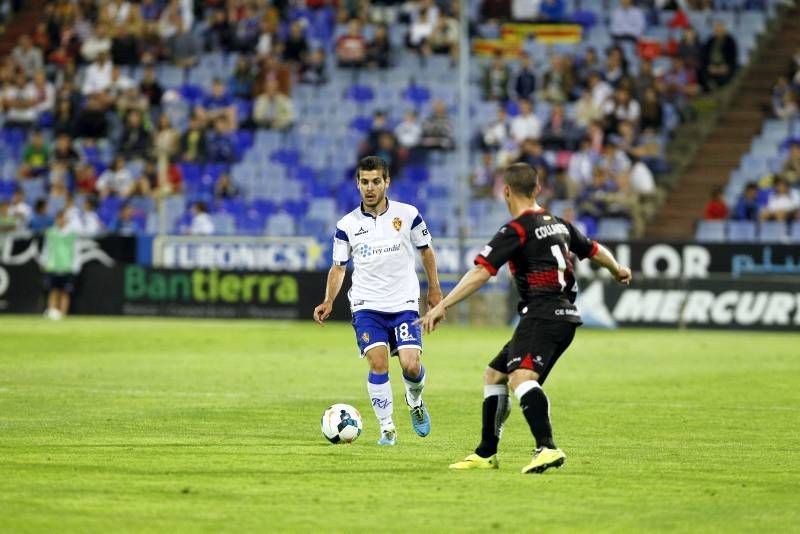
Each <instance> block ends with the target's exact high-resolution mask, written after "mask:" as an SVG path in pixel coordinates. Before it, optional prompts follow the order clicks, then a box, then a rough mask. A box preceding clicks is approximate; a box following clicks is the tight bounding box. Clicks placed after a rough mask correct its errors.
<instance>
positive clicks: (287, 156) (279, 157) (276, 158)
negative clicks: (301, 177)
mask: <svg viewBox="0 0 800 534" xmlns="http://www.w3.org/2000/svg"><path fill="white" fill-rule="evenodd" d="M270 160H271V161H273V162H275V163H280V164H281V165H286V166H287V167H295V166H297V164H298V163H300V152H298V151H297V150H293V149H286V148H279V149H278V150H275V151H273V152H272V154H270Z"/></svg>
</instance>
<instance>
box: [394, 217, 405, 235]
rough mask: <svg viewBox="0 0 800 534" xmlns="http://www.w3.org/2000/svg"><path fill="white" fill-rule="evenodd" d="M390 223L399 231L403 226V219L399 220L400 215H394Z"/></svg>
mask: <svg viewBox="0 0 800 534" xmlns="http://www.w3.org/2000/svg"><path fill="white" fill-rule="evenodd" d="M392 225H394V229H395V230H397V231H398V232H399V231H400V227H401V226H403V221H401V220H400V217H395V218H394V219H392Z"/></svg>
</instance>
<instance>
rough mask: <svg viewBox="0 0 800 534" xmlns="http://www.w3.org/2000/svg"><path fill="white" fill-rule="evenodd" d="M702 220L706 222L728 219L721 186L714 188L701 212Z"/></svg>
mask: <svg viewBox="0 0 800 534" xmlns="http://www.w3.org/2000/svg"><path fill="white" fill-rule="evenodd" d="M703 218H704V219H705V220H707V221H720V220H725V219H727V218H728V205H727V204H725V200H724V199H723V198H722V186H719V185H717V186H714V188H713V189H712V190H711V198H710V199H709V201H708V203H707V204H706V209H705V210H704V211H703Z"/></svg>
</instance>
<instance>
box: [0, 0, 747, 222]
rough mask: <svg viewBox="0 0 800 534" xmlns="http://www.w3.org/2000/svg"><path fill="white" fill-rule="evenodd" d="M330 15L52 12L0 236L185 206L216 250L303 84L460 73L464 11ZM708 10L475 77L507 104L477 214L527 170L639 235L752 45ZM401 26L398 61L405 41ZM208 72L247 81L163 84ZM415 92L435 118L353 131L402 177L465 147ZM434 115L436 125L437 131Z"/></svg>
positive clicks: (424, 6)
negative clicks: (244, 171) (164, 73)
mask: <svg viewBox="0 0 800 534" xmlns="http://www.w3.org/2000/svg"><path fill="white" fill-rule="evenodd" d="M331 4H332V2H329V1H327V0H306V1H305V2H302V3H299V2H289V1H266V0H252V1H243V0H209V1H206V2H192V1H191V0H170V1H163V0H141V1H140V2H130V1H125V0H108V1H100V0H57V1H54V2H48V3H47V4H46V6H45V9H44V13H43V15H42V21H41V22H40V23H39V24H38V25H37V26H36V28H35V31H34V32H33V33H32V34H30V35H23V36H22V37H20V39H19V43H18V44H17V46H16V47H15V48H14V50H13V51H12V52H11V54H10V55H9V56H8V57H6V58H4V59H3V60H2V64H1V65H0V85H2V110H3V112H2V117H3V129H2V136H3V141H4V146H5V147H6V152H7V153H6V154H4V156H9V157H10V160H8V161H7V162H6V163H5V164H4V167H3V174H4V176H2V178H9V177H10V178H13V182H11V181H9V180H6V181H5V182H3V181H0V183H1V184H4V185H3V186H2V187H1V188H0V228H9V227H11V226H14V227H15V228H17V229H22V228H29V229H30V230H33V231H39V230H41V229H42V228H45V227H47V226H48V224H50V222H51V221H52V218H53V217H54V215H55V214H56V213H57V212H58V211H61V210H66V213H67V218H68V219H69V220H70V221H73V222H74V225H75V227H76V228H80V229H81V230H80V231H81V232H83V233H84V234H86V235H96V234H97V233H101V232H109V231H110V232H117V233H121V234H137V233H143V232H145V231H147V224H146V221H147V215H148V214H149V213H153V212H154V210H155V202H156V201H157V200H158V199H160V198H163V197H168V196H174V195H178V196H180V198H182V199H183V198H185V200H187V201H188V203H189V204H188V205H189V206H190V210H188V211H187V213H190V214H191V215H190V216H189V215H188V214H187V216H185V217H183V218H181V221H180V224H179V227H178V228H176V229H177V230H178V231H183V232H186V233H214V232H215V231H216V230H217V229H215V228H214V222H213V220H212V218H211V217H209V213H210V212H211V213H213V212H215V211H217V210H222V209H224V207H225V206H226V205H229V204H230V203H229V202H228V201H233V200H237V199H238V200H241V199H243V198H245V197H246V196H247V187H246V185H245V184H242V183H240V182H238V181H237V179H236V177H235V176H234V173H232V172H231V166H232V165H233V164H235V163H236V162H237V161H240V160H241V159H242V156H243V154H244V152H245V151H246V150H247V149H248V148H249V146H250V145H252V138H253V134H252V133H248V132H251V131H252V130H270V131H276V132H281V133H285V132H290V131H291V130H292V129H293V127H294V126H295V124H296V120H297V105H296V99H295V98H294V97H293V93H294V91H295V88H296V87H297V86H298V84H299V85H307V86H311V87H323V86H325V85H326V84H328V83H330V81H331V79H332V78H333V77H338V76H342V75H343V73H349V74H348V75H349V76H351V77H352V80H353V83H354V85H353V88H354V89H358V88H359V87H360V86H359V85H358V81H359V79H360V78H359V77H360V76H362V75H363V74H362V73H363V72H365V71H391V70H392V69H394V68H395V66H396V65H397V63H398V58H399V57H400V56H402V55H407V54H413V55H414V56H415V57H417V58H418V61H419V64H420V65H425V64H426V62H428V61H431V60H432V58H433V57H434V56H439V57H444V58H447V61H448V62H447V65H445V66H444V68H447V69H450V68H452V67H453V65H454V64H455V60H456V57H457V53H458V42H459V41H458V40H459V25H458V23H457V21H456V19H455V16H456V15H457V9H458V5H459V4H458V1H436V2H435V1H434V0H417V1H407V2H399V1H395V0H372V1H368V0H362V1H357V2H356V1H342V2H334V3H333V4H336V6H335V7H333V6H332V5H331ZM707 7H708V6H706V5H703V6H695V5H693V4H692V3H689V4H688V5H684V3H682V2H679V3H677V4H675V5H669V6H666V8H655V7H653V6H652V5H651V4H648V7H638V6H636V5H634V4H633V3H632V2H631V0H622V1H621V3H620V4H619V5H617V6H616V7H614V9H613V10H612V11H611V12H610V14H609V15H608V20H607V21H604V22H601V23H599V24H597V22H596V21H589V22H586V23H585V24H586V25H587V28H589V27H591V26H593V25H595V24H597V26H598V27H597V28H595V30H594V31H595V32H596V31H607V32H609V34H610V36H611V38H612V44H611V46H610V47H608V48H607V49H598V48H595V47H592V46H586V47H580V48H575V47H573V48H569V51H560V50H553V51H551V52H550V53H549V57H548V59H547V61H546V65H544V64H536V61H535V55H534V54H532V53H529V52H527V51H525V50H521V51H517V52H514V53H513V54H511V55H509V54H507V53H506V54H504V53H502V52H500V51H498V52H497V53H495V54H494V56H493V57H491V59H490V60H489V61H488V62H486V64H485V65H483V64H482V63H483V61H482V60H477V61H475V62H474V64H481V66H480V67H478V69H477V70H479V71H480V72H479V80H476V82H477V83H478V84H479V87H480V92H481V95H480V96H481V99H482V100H483V102H481V103H480V104H481V105H483V107H484V109H486V108H485V106H486V105H487V104H488V105H495V106H496V118H495V119H494V120H492V121H491V122H489V123H485V124H483V123H481V122H480V121H478V122H477V123H476V125H475V132H474V134H475V135H474V140H473V147H474V148H475V149H476V150H477V151H478V153H479V154H480V157H479V158H478V159H477V164H476V167H475V169H474V172H473V176H472V187H473V191H474V194H473V196H474V197H475V198H476V199H479V198H491V197H492V196H496V195H497V191H498V184H499V181H498V170H499V169H501V168H503V166H505V165H507V164H509V163H512V162H514V161H525V162H528V163H530V164H532V165H534V166H535V167H537V168H538V169H539V171H540V173H541V174H542V176H543V177H545V184H546V186H545V192H544V195H543V199H546V200H550V201H561V204H559V206H560V210H559V211H561V210H566V212H567V213H570V214H574V215H575V216H577V217H579V218H580V219H581V221H582V223H583V224H584V225H588V226H589V227H590V228H589V229H588V230H589V232H590V233H592V231H593V228H592V226H593V225H594V224H595V223H596V221H597V220H599V219H602V218H608V217H616V218H621V219H625V220H628V221H630V222H631V223H632V225H633V228H634V231H635V232H638V231H640V230H641V228H642V226H643V223H644V220H645V218H646V216H647V215H648V212H649V211H650V210H652V207H653V202H652V200H653V199H654V197H655V195H656V192H657V187H656V186H657V181H658V180H657V178H658V175H659V174H660V173H663V172H666V171H667V170H668V166H667V164H666V161H665V159H664V148H665V143H666V142H667V141H668V139H669V132H670V131H671V130H672V129H673V128H674V127H675V125H676V124H677V123H678V122H679V121H681V120H686V119H688V118H690V117H691V115H692V110H691V106H690V100H691V98H692V97H693V96H695V95H697V94H698V93H700V92H702V91H713V90H714V89H715V88H717V87H719V86H722V85H725V84H726V83H728V82H729V81H730V79H731V77H732V76H733V74H734V73H735V71H736V68H737V57H738V56H737V43H736V39H735V38H734V37H733V36H732V35H731V34H730V32H729V31H728V29H727V28H726V27H725V25H724V24H723V23H722V22H719V21H718V22H716V23H715V24H714V27H713V31H712V32H711V33H710V35H709V37H708V38H707V40H705V41H703V40H701V39H700V37H699V36H698V35H699V34H698V32H697V31H696V28H693V27H692V25H691V24H690V20H689V18H688V17H687V16H686V14H685V11H688V10H692V9H706V8H707ZM477 8H478V9H477V10H476V12H475V13H474V17H473V20H472V24H471V26H470V32H471V35H472V36H473V37H475V38H484V37H491V36H492V35H496V34H497V33H498V31H499V27H500V26H499V25H500V24H501V23H502V22H504V21H539V22H553V23H559V22H571V21H576V20H578V17H577V15H578V13H577V12H574V13H573V12H571V10H572V8H568V5H567V4H566V3H565V2H564V1H563V0H545V1H543V2H542V3H538V2H530V3H529V2H496V1H490V0H486V1H484V2H481V3H480V4H479V5H477ZM654 24H659V25H661V26H665V27H668V28H670V30H671V31H673V32H675V34H676V35H677V34H680V38H679V39H676V40H673V41H670V43H669V51H668V57H669V60H668V64H667V63H664V57H660V58H659V57H658V55H659V52H653V50H652V48H648V47H647V46H642V43H643V41H642V39H643V37H644V36H645V32H646V30H647V28H648V27H649V26H652V25H654ZM397 25H401V27H402V28H403V30H402V31H403V34H404V40H403V42H402V44H401V45H400V46H398V45H397V43H396V42H393V41H392V39H390V35H391V34H392V31H393V28H395V27H397ZM598 28H599V30H598ZM208 54H223V55H224V56H225V57H231V56H230V55H231V54H235V57H236V60H235V61H236V63H235V68H234V69H233V70H232V73H231V75H230V76H223V75H222V73H220V74H219V75H217V76H215V77H214V78H213V80H211V81H210V83H209V84H208V85H207V86H198V85H197V84H189V83H183V84H181V85H180V89H179V90H175V89H172V88H168V87H166V86H165V85H166V84H164V83H163V80H162V79H161V76H160V74H159V73H160V72H161V71H160V69H161V67H162V66H163V65H171V66H173V67H177V68H178V69H181V71H180V72H182V73H183V74H182V76H183V82H188V80H189V77H190V75H191V73H192V72H194V70H193V69H195V68H196V67H197V66H198V65H199V64H200V63H201V62H202V59H203V56H204V55H208ZM476 59H477V58H476ZM540 63H541V62H540ZM657 64H658V65H659V66H656V65H657ZM473 70H475V68H473ZM453 73H455V71H453ZM406 83H408V82H406ZM415 92H418V93H420V95H419V96H420V101H422V100H423V99H424V100H428V99H430V90H429V88H426V87H423V86H421V85H417V84H416V82H414V80H411V81H410V84H409V86H408V87H407V88H406V89H405V91H404V95H405V97H406V99H405V101H403V103H402V105H398V106H396V107H392V108H391V109H383V110H379V111H376V112H375V113H374V114H373V116H372V117H371V118H370V119H369V122H368V123H366V124H361V123H359V124H355V127H356V130H358V131H362V132H364V138H363V141H362V143H361V145H360V153H361V154H366V153H371V154H377V155H380V156H382V157H383V158H385V159H386V160H387V161H388V162H389V164H390V167H391V169H392V174H393V175H394V176H395V177H397V178H403V177H406V171H409V170H411V169H418V168H419V167H420V166H423V167H424V166H425V165H426V164H427V162H428V160H429V155H430V153H431V152H447V151H450V150H452V149H453V147H454V146H455V127H454V123H453V118H452V117H451V114H452V112H453V109H454V107H453V106H454V102H452V101H446V100H445V99H440V98H435V99H431V100H432V103H431V105H430V106H427V107H422V106H413V105H407V104H409V103H411V104H413V103H414V102H415V98H416V93H415ZM320 98H322V97H320ZM356 100H357V99H356ZM178 101H180V102H184V103H186V104H187V105H188V106H189V108H190V112H189V114H188V117H186V118H185V120H179V119H177V118H176V116H175V115H174V114H172V113H171V112H170V110H171V109H172V106H173V104H175V102H178ZM398 104H399V103H398ZM422 109H426V110H427V111H428V113H427V114H426V115H425V116H423V117H421V116H420V110H422ZM362 123H363V121H362ZM14 152H16V154H14ZM354 164H355V161H350V162H348V165H354ZM197 165H203V166H204V168H205V169H211V171H207V173H206V174H210V177H211V178H210V180H211V181H210V183H207V184H205V185H206V186H207V188H206V190H205V191H204V192H203V194H200V195H198V194H195V193H196V191H195V190H194V189H191V190H190V187H189V185H191V184H190V183H189V180H190V178H191V179H192V180H194V178H192V177H190V176H188V174H187V173H188V172H189V171H191V170H192V169H194V168H195V166H197ZM193 174H194V173H193ZM204 176H205V175H204ZM267 179H269V178H267ZM9 183H13V186H9V185H8V184H9ZM331 185H332V186H333V185H336V184H331ZM248 198H250V199H251V200H252V195H250V196H249V197H248ZM179 209H181V210H183V209H184V206H183V205H182V206H180V208H179ZM12 223H13V224H12ZM169 230H175V229H173V228H169ZM261 231H262V232H263V226H262V230H261Z"/></svg>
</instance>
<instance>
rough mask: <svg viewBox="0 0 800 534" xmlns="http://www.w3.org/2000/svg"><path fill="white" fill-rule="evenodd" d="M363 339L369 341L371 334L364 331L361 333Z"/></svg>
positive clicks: (365, 341)
mask: <svg viewBox="0 0 800 534" xmlns="http://www.w3.org/2000/svg"><path fill="white" fill-rule="evenodd" d="M361 339H362V340H363V341H364V343H369V334H368V333H366V332H364V333H363V334H361Z"/></svg>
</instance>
